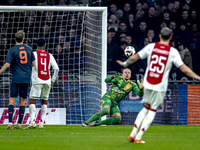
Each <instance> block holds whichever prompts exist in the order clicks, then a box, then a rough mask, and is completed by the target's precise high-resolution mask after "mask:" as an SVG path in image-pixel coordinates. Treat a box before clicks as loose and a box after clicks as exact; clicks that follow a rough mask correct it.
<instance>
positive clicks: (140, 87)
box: [137, 79, 143, 90]
mask: <svg viewBox="0 0 200 150" xmlns="http://www.w3.org/2000/svg"><path fill="white" fill-rule="evenodd" d="M137 84H138V86H139V89H140V90H143V79H141V82H140V81H139V80H137Z"/></svg>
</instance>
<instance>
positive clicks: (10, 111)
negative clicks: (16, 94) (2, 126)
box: [8, 102, 15, 124]
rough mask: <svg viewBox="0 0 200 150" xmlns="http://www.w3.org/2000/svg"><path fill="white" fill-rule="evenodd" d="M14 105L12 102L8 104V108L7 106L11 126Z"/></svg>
mask: <svg viewBox="0 0 200 150" xmlns="http://www.w3.org/2000/svg"><path fill="white" fill-rule="evenodd" d="M14 105H15V104H14V103H13V102H9V106H8V113H9V123H11V124H12V118H13V113H14Z"/></svg>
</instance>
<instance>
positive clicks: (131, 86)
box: [105, 76, 143, 104]
mask: <svg viewBox="0 0 200 150" xmlns="http://www.w3.org/2000/svg"><path fill="white" fill-rule="evenodd" d="M105 82H106V83H112V87H111V89H108V90H107V93H106V94H105V96H107V97H109V98H110V99H111V100H112V101H113V102H114V103H115V104H117V103H119V102H120V101H121V100H123V99H124V98H125V97H126V96H127V95H128V94H129V93H130V92H131V91H134V92H135V94H137V95H138V96H140V97H142V96H143V91H141V90H140V89H139V88H138V86H137V84H135V83H134V82H132V81H131V80H129V81H128V82H126V81H125V80H124V79H123V78H122V77H119V78H114V79H113V78H112V76H110V77H107V78H106V79H105Z"/></svg>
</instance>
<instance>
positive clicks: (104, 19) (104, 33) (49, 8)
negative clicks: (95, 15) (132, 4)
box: [0, 6, 107, 96]
mask: <svg viewBox="0 0 200 150" xmlns="http://www.w3.org/2000/svg"><path fill="white" fill-rule="evenodd" d="M15 10H16V11H92V12H102V59H101V62H102V66H101V68H102V69H101V77H102V79H101V96H103V95H104V94H105V93H106V89H107V88H106V83H105V82H104V80H105V78H106V77H107V7H82V6H81V7H79V6H74V7H72V6H0V12H1V11H15Z"/></svg>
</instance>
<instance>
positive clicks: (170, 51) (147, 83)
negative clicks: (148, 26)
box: [117, 27, 200, 143]
mask: <svg viewBox="0 0 200 150" xmlns="http://www.w3.org/2000/svg"><path fill="white" fill-rule="evenodd" d="M172 35H173V33H172V30H171V29H169V28H167V27H165V28H163V29H162V30H161V32H160V35H159V38H160V42H158V43H151V44H148V45H147V46H146V47H144V48H143V49H142V50H141V51H139V52H138V53H137V54H135V55H133V56H131V57H130V58H129V59H128V60H126V61H125V62H121V61H117V62H118V63H119V64H120V65H121V66H123V67H127V66H128V65H130V64H132V63H134V62H136V61H137V60H138V59H145V58H147V68H146V72H145V76H144V84H143V85H144V97H143V100H142V101H141V103H144V104H145V105H144V108H143V109H142V110H141V111H140V112H139V114H138V116H137V118H136V120H135V124H134V128H133V130H132V132H131V134H130V136H129V137H128V140H129V141H131V142H135V143H145V142H144V141H142V139H141V138H142V135H143V134H144V132H145V131H147V129H148V128H149V126H150V125H151V123H152V122H153V120H154V117H155V115H156V111H157V109H158V107H159V106H161V105H162V103H163V100H164V97H165V93H166V90H167V86H168V77H169V72H170V70H171V68H172V65H173V64H174V65H175V66H176V67H177V68H179V69H180V70H181V71H182V72H184V73H185V74H186V75H188V76H190V77H192V78H195V79H197V80H200V76H198V75H196V74H195V73H194V72H193V71H192V70H191V69H190V68H189V67H187V66H186V65H185V64H184V63H183V62H182V60H181V57H180V55H179V53H178V51H177V50H176V49H175V48H173V47H171V46H170V45H169V41H170V39H171V38H172ZM140 126H141V128H140ZM139 128H140V131H139V132H138V129H139ZM137 132H138V133H137Z"/></svg>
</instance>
